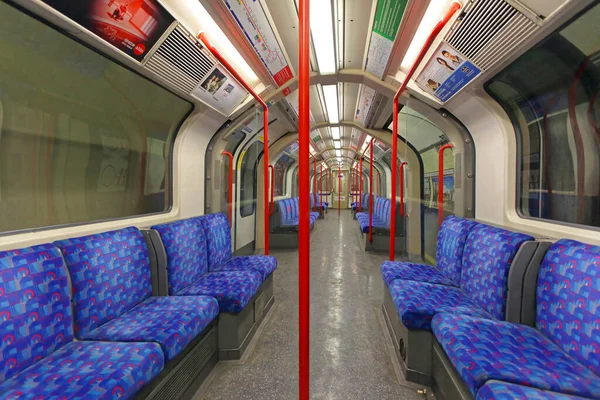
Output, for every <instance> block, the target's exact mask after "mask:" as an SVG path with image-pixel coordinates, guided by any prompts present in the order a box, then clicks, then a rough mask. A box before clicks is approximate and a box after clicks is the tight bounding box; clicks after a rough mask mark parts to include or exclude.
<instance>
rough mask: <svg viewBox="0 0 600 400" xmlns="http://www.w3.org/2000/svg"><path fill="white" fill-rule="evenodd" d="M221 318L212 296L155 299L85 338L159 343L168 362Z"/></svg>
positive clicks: (161, 297)
mask: <svg viewBox="0 0 600 400" xmlns="http://www.w3.org/2000/svg"><path fill="white" fill-rule="evenodd" d="M218 314H219V304H218V303H217V300H216V299H214V298H213V297H209V296H194V297H191V296H190V297H176V296H169V297H167V296H160V297H151V298H149V299H148V300H146V301H144V302H143V303H141V304H138V305H137V306H136V307H134V308H133V309H131V310H129V311H128V312H126V313H125V314H123V315H121V316H119V317H118V318H115V319H113V320H111V321H110V322H107V323H106V324H104V325H102V326H100V327H99V328H97V329H94V330H93V331H91V332H90V333H88V334H86V335H84V336H83V337H82V338H83V339H84V340H102V341H113V342H155V343H158V344H159V345H160V347H161V348H162V351H163V353H164V355H165V361H170V360H172V359H173V358H175V357H176V356H177V355H178V354H179V353H181V351H182V350H183V349H185V347H186V346H187V345H188V344H190V343H191V342H192V341H193V340H194V338H195V337H197V336H198V335H200V333H202V331H203V330H204V329H205V328H206V326H207V325H208V324H210V323H211V322H212V321H213V320H214V319H215V318H216V317H217V315H218Z"/></svg>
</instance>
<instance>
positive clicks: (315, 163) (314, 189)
mask: <svg viewBox="0 0 600 400" xmlns="http://www.w3.org/2000/svg"><path fill="white" fill-rule="evenodd" d="M313 172H314V174H315V182H314V183H313V192H314V193H313V198H314V200H315V202H314V204H313V211H317V158H316V157H313Z"/></svg>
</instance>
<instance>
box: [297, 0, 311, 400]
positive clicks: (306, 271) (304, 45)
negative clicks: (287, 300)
mask: <svg viewBox="0 0 600 400" xmlns="http://www.w3.org/2000/svg"><path fill="white" fill-rule="evenodd" d="M298 3H299V4H298V5H299V7H298V8H299V9H298V20H299V28H300V29H299V33H300V37H299V40H298V43H299V44H298V52H299V54H298V56H299V57H298V58H299V61H298V125H299V129H298V142H299V150H298V151H299V153H298V157H299V161H298V164H299V167H298V168H299V174H300V176H299V185H298V186H299V192H300V193H299V194H300V199H299V202H300V204H299V206H300V210H299V214H300V215H299V228H298V398H299V400H309V396H310V297H309V296H310V225H309V211H310V207H309V202H308V196H309V192H310V182H309V174H310V165H309V157H310V152H309V148H308V147H309V141H310V70H309V68H310V67H309V63H310V59H309V52H310V22H309V17H310V8H309V6H310V0H299V2H298Z"/></svg>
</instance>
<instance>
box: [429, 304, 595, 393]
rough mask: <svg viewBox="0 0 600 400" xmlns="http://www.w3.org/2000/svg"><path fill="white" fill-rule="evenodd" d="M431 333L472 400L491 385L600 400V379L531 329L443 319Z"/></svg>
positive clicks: (437, 318)
mask: <svg viewBox="0 0 600 400" xmlns="http://www.w3.org/2000/svg"><path fill="white" fill-rule="evenodd" d="M432 330H433V333H434V335H435V337H436V338H437V340H438V342H439V343H440V345H441V346H442V348H443V349H444V351H445V352H446V354H447V355H448V357H449V359H450V360H451V362H452V364H453V365H454V366H455V367H456V369H457V371H458V373H459V375H460V376H461V378H462V379H463V381H464V382H465V383H466V385H467V387H468V388H469V390H470V392H471V393H472V394H473V395H476V394H477V391H478V390H479V388H480V387H481V386H483V384H484V383H486V382H487V381H488V380H492V379H495V380H500V381H503V382H509V383H516V384H520V385H525V386H532V387H536V388H538V389H543V390H550V391H554V392H561V393H567V394H573V395H576V396H584V397H595V398H597V397H599V396H600V377H598V376H597V375H595V374H594V373H593V372H592V371H591V370H589V369H587V368H586V367H585V366H584V365H583V364H581V363H579V362H578V361H577V360H575V359H574V358H573V357H571V356H569V355H568V354H566V353H565V352H563V351H561V349H560V348H559V347H558V346H557V345H556V344H554V343H553V342H552V341H550V340H549V339H548V338H546V337H545V336H544V335H542V334H541V333H540V332H539V331H537V330H536V329H535V328H533V327H529V326H525V325H519V324H512V323H509V322H505V321H497V320H488V319H482V318H474V317H470V316H466V315H458V314H447V313H442V314H438V315H436V316H435V317H434V319H433V322H432Z"/></svg>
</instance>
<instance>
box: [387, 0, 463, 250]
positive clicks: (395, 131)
mask: <svg viewBox="0 0 600 400" xmlns="http://www.w3.org/2000/svg"><path fill="white" fill-rule="evenodd" d="M460 7H461V5H460V3H457V2H453V3H452V4H451V5H450V8H449V9H448V11H447V12H446V14H445V15H444V17H443V18H442V19H441V20H440V22H438V23H437V24H436V25H435V27H434V28H433V30H432V31H431V33H430V34H429V37H427V40H426V41H425V44H424V45H423V48H422V49H421V51H420V52H419V55H418V56H417V59H416V60H415V62H414V63H413V65H412V67H411V68H410V70H409V71H408V74H406V77H405V78H404V82H402V85H400V88H399V89H398V91H397V92H396V94H395V95H394V111H393V118H394V122H393V124H394V126H393V133H392V200H393V201H394V202H395V201H396V175H397V174H398V162H397V161H396V160H397V159H398V100H399V99H400V95H402V93H404V91H405V90H406V87H407V86H408V82H410V79H411V78H412V76H413V75H414V73H415V71H416V70H417V68H418V66H419V64H420V63H421V61H423V58H424V57H425V54H426V53H427V51H428V50H429V48H430V47H431V45H432V44H433V41H434V40H435V38H436V36H437V35H438V34H439V33H440V32H441V30H442V29H443V28H444V26H446V24H447V23H448V21H450V19H451V18H452V16H453V15H454V14H455V13H456V12H457V11H458V10H459V9H460ZM391 211H392V212H391V213H390V261H394V256H395V254H396V240H395V239H396V207H392V210H391Z"/></svg>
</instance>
